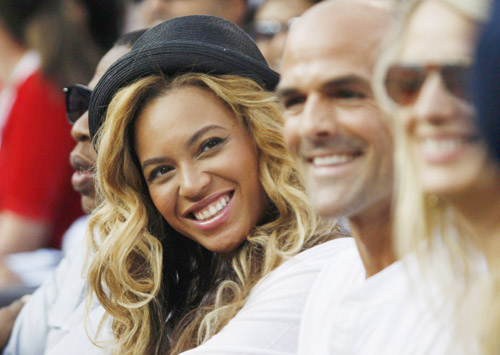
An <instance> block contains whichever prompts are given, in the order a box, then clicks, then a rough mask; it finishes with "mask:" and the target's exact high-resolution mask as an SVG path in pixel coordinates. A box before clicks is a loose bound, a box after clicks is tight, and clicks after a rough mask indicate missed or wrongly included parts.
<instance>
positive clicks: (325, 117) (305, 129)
mask: <svg viewBox="0 0 500 355" xmlns="http://www.w3.org/2000/svg"><path fill="white" fill-rule="evenodd" d="M335 114H336V113H335V110H334V108H333V107H332V105H331V104H330V102H329V101H328V99H327V98H325V97H324V96H323V95H321V94H316V93H314V94H311V95H309V96H308V98H307V100H306V102H305V104H304V109H303V112H302V119H301V127H300V128H301V130H302V133H303V135H305V136H307V137H309V138H312V139H315V138H323V137H328V136H331V135H334V134H335V133H337V129H338V127H337V122H336V120H335Z"/></svg>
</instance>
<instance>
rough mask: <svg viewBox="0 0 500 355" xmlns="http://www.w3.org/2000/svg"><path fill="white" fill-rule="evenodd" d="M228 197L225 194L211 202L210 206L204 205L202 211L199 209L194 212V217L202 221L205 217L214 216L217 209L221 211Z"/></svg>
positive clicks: (217, 211)
mask: <svg viewBox="0 0 500 355" xmlns="http://www.w3.org/2000/svg"><path fill="white" fill-rule="evenodd" d="M229 200H230V198H229V196H228V195H225V196H223V197H221V198H220V199H218V200H217V201H215V202H214V203H212V204H211V205H210V206H207V207H205V209H204V210H203V211H199V212H196V213H193V214H194V217H195V218H196V219H197V220H199V221H203V220H205V219H208V218H211V217H213V216H215V215H216V214H217V213H219V211H221V210H222V209H223V208H224V207H225V206H226V205H227V203H228V202H229Z"/></svg>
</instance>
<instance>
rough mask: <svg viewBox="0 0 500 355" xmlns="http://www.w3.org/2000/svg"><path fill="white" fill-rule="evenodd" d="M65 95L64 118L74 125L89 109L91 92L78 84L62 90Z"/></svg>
mask: <svg viewBox="0 0 500 355" xmlns="http://www.w3.org/2000/svg"><path fill="white" fill-rule="evenodd" d="M63 91H64V93H65V95H66V116H67V117H68V120H69V122H71V124H74V123H75V122H76V121H77V120H78V118H79V117H80V116H81V115H83V114H84V113H85V112H86V111H87V110H88V109H89V101H90V95H91V94H92V90H90V89H89V88H88V87H86V86H84V85H80V84H75V85H69V86H66V87H65V88H64V89H63Z"/></svg>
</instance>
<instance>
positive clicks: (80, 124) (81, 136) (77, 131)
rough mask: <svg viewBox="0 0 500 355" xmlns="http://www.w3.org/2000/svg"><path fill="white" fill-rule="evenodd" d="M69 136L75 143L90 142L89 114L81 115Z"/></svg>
mask: <svg viewBox="0 0 500 355" xmlns="http://www.w3.org/2000/svg"><path fill="white" fill-rule="evenodd" d="M71 136H72V137H73V139H74V140H76V141H77V142H86V141H90V131H89V112H88V111H87V112H85V113H84V114H83V115H81V116H80V117H79V118H78V119H77V120H76V122H75V123H74V124H73V126H72V127H71Z"/></svg>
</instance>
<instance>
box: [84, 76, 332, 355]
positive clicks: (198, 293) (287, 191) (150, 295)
mask: <svg viewBox="0 0 500 355" xmlns="http://www.w3.org/2000/svg"><path fill="white" fill-rule="evenodd" d="M183 86H195V87H199V88H203V89H205V90H208V91H209V92H212V93H214V94H215V95H216V96H217V97H218V98H219V99H220V100H221V101H222V102H224V103H225V104H226V105H227V107H228V108H229V109H230V110H231V111H232V112H234V114H235V119H236V120H237V121H238V122H239V124H241V125H242V126H243V127H245V128H246V129H247V130H248V131H249V132H250V134H251V136H252V137H253V139H254V141H255V144H256V147H257V150H258V154H259V170H260V171H259V176H260V181H261V183H262V186H263V188H264V190H265V193H266V195H267V199H268V201H269V209H268V211H267V212H266V217H265V221H264V222H263V223H262V224H261V225H258V226H255V228H254V229H253V230H252V231H251V232H250V233H249V235H248V236H247V238H246V241H245V242H244V243H243V244H242V245H241V246H240V247H239V248H238V249H237V250H236V251H234V252H232V253H230V254H229V255H216V254H214V253H211V252H209V251H207V250H204V249H203V248H201V247H200V246H199V245H197V244H195V243H194V242H192V241H191V240H190V239H189V238H186V237H184V236H181V235H179V234H178V233H177V232H176V231H174V230H173V229H172V228H170V227H169V226H168V224H167V223H166V222H165V220H164V219H163V218H162V216H161V215H159V213H158V211H157V210H156V208H155V207H154V205H153V203H152V201H151V198H150V196H149V193H148V190H147V185H146V183H145V181H144V177H143V175H142V172H141V170H140V169H139V167H138V166H139V165H138V162H137V157H136V155H135V152H134V148H133V129H134V122H135V120H136V118H137V117H138V116H139V115H140V114H141V112H142V110H143V109H144V108H145V107H146V106H147V105H148V104H150V103H151V102H152V101H153V100H155V99H156V98H158V97H160V96H162V95H165V94H167V93H168V91H169V90H172V89H175V88H179V87H183ZM282 130H283V120H282V117H281V112H280V107H279V104H278V102H277V99H276V96H275V94H273V93H270V92H267V91H265V90H264V89H263V88H262V87H261V86H260V85H259V84H257V83H256V82H255V81H253V80H250V79H247V78H243V77H240V76H233V75H220V76H216V75H206V74H198V73H186V74H181V75H179V76H177V77H174V78H165V77H163V76H162V75H154V76H149V77H146V78H142V79H139V80H137V81H136V82H134V83H132V84H131V85H129V86H127V87H125V88H123V89H121V90H120V91H119V92H118V93H117V94H116V95H115V97H114V98H113V100H112V102H111V104H110V105H109V107H108V110H107V115H106V119H105V122H104V124H103V126H102V128H101V130H100V132H99V137H100V138H99V139H98V141H97V142H96V143H97V150H98V160H97V177H98V182H99V185H100V188H101V190H102V194H103V196H104V197H105V199H104V202H103V203H102V204H101V205H100V206H99V207H98V208H97V210H96V211H95V212H94V213H93V215H92V217H91V220H90V231H91V237H92V238H91V240H92V248H93V251H94V252H95V256H94V260H93V261H92V264H91V265H90V271H89V283H90V286H91V289H92V291H93V293H94V294H95V295H96V296H97V298H98V299H99V301H100V302H101V304H102V305H103V307H104V308H105V309H106V311H107V313H108V314H109V316H110V317H112V329H113V334H114V337H115V339H116V341H117V348H116V353H119V354H151V353H159V352H161V353H169V354H177V353H179V352H182V351H185V350H188V349H190V348H193V347H195V346H198V345H200V344H201V343H203V342H204V341H206V340H207V339H209V338H210V337H211V336H213V335H214V334H216V333H217V332H218V331H220V330H221V328H222V327H223V326H224V325H225V324H227V322H228V321H229V320H230V319H231V318H232V317H234V315H235V314H236V313H237V312H238V310H239V309H240V308H241V307H242V306H243V304H244V303H245V301H246V299H247V297H248V294H249V292H250V290H251V289H252V287H253V286H254V285H255V284H256V283H257V282H258V281H259V280H261V279H262V277H263V276H265V275H266V274H268V273H269V272H271V271H272V270H274V269H275V268H276V267H277V266H279V265H280V264H282V263H283V262H284V261H286V260H287V259H289V258H291V257H292V256H294V255H296V254H297V253H299V252H301V251H303V250H305V249H307V248H309V247H311V246H313V245H316V244H319V243H321V242H323V241H325V240H328V239H331V237H332V233H333V227H334V224H333V223H332V222H328V223H326V222H322V221H320V219H318V217H317V216H316V214H315V213H314V211H313V209H312V207H311V206H310V204H309V202H308V198H307V196H306V193H305V189H304V186H303V184H302V181H301V179H300V177H299V174H298V172H297V170H296V168H295V165H294V162H293V161H292V159H291V158H290V156H289V154H288V152H287V150H286V146H285V143H284V139H283V136H282ZM335 228H336V227H335ZM176 251H177V254H176ZM176 295H177V297H176ZM103 321H104V319H103Z"/></svg>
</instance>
